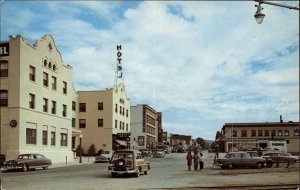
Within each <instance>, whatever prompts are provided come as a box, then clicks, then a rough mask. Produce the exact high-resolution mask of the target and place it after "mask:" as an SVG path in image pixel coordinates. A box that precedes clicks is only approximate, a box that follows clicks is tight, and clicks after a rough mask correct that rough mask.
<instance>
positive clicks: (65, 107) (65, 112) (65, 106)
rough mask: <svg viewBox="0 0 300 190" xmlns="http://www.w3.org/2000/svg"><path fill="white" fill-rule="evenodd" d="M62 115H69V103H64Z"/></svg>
mask: <svg viewBox="0 0 300 190" xmlns="http://www.w3.org/2000/svg"><path fill="white" fill-rule="evenodd" d="M62 116H64V117H67V105H65V104H63V111H62Z"/></svg>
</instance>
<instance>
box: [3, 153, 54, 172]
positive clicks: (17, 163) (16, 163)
mask: <svg viewBox="0 0 300 190" xmlns="http://www.w3.org/2000/svg"><path fill="white" fill-rule="evenodd" d="M51 165H52V162H51V160H50V159H48V158H46V157H45V156H43V155H41V154H20V155H19V156H18V158H17V159H15V160H9V161H6V162H5V163H4V165H3V169H4V170H16V169H21V170H23V171H24V172H26V171H28V170H31V169H36V168H43V169H44V170H45V169H48V167H49V166H51Z"/></svg>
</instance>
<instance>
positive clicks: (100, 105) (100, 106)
mask: <svg viewBox="0 0 300 190" xmlns="http://www.w3.org/2000/svg"><path fill="white" fill-rule="evenodd" d="M98 110H103V102H98Z"/></svg>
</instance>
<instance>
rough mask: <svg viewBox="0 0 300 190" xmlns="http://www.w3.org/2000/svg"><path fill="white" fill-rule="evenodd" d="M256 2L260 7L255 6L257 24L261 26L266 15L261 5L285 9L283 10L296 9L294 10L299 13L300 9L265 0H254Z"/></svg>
mask: <svg viewBox="0 0 300 190" xmlns="http://www.w3.org/2000/svg"><path fill="white" fill-rule="evenodd" d="M254 1H255V2H258V5H255V7H257V10H256V13H255V14H254V17H255V20H256V22H257V24H261V23H262V22H263V20H264V17H265V14H264V13H263V12H262V10H263V9H264V8H262V6H261V4H263V3H264V4H268V5H274V6H278V7H283V8H288V9H294V10H298V11H299V7H292V6H288V5H283V4H279V3H273V2H269V1H264V0H254Z"/></svg>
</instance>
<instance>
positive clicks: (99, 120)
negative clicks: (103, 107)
mask: <svg viewBox="0 0 300 190" xmlns="http://www.w3.org/2000/svg"><path fill="white" fill-rule="evenodd" d="M98 127H103V119H98Z"/></svg>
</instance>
